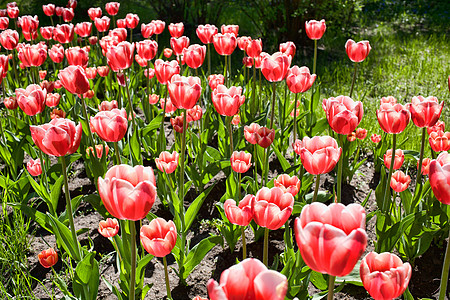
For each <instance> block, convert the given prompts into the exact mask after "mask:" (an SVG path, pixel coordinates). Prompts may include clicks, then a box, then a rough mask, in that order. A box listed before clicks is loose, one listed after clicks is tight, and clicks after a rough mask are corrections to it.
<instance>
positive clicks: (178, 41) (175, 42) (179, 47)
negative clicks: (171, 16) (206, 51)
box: [169, 26, 189, 55]
mask: <svg viewBox="0 0 450 300" xmlns="http://www.w3.org/2000/svg"><path fill="white" fill-rule="evenodd" d="M169 27H170V26H169ZM170 47H171V48H172V49H173V52H174V53H175V55H181V54H182V53H183V50H184V49H185V48H187V47H189V38H188V37H187V36H181V37H178V38H175V37H171V38H170Z"/></svg>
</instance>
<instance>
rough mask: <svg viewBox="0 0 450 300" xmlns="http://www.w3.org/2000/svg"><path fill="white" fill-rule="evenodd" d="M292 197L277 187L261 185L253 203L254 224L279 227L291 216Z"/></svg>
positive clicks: (274, 228)
mask: <svg viewBox="0 0 450 300" xmlns="http://www.w3.org/2000/svg"><path fill="white" fill-rule="evenodd" d="M293 208H294V197H293V196H292V194H291V193H284V192H283V190H282V189H280V188H278V187H274V188H271V189H269V188H267V187H263V188H262V189H260V190H259V191H258V193H257V194H256V197H255V201H254V203H253V207H252V209H253V219H254V220H255V222H256V224H258V225H259V226H261V227H265V228H268V229H270V230H276V229H279V228H280V227H281V226H283V225H284V223H286V221H287V219H289V217H290V216H291V213H292V210H293Z"/></svg>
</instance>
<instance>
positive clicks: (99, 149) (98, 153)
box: [86, 145, 109, 159]
mask: <svg viewBox="0 0 450 300" xmlns="http://www.w3.org/2000/svg"><path fill="white" fill-rule="evenodd" d="M103 147H104V148H105V156H108V152H109V147H108V145H95V151H94V149H93V148H92V147H87V148H86V156H87V157H88V158H89V157H90V156H91V155H95V156H97V158H98V159H101V158H102V157H103Z"/></svg>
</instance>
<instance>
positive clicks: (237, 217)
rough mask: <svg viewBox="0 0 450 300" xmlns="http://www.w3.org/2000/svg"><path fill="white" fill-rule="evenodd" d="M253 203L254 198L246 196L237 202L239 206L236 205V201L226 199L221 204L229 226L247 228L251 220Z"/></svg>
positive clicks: (249, 195)
mask: <svg viewBox="0 0 450 300" xmlns="http://www.w3.org/2000/svg"><path fill="white" fill-rule="evenodd" d="M254 201H255V196H253V195H251V194H248V195H246V196H245V197H244V199H242V200H241V201H239V205H236V201H234V200H233V199H228V200H226V201H225V203H224V204H223V209H224V211H225V215H226V216H227V219H228V221H230V223H231V224H235V225H239V226H247V225H248V224H250V222H251V221H252V219H253V212H252V205H253V202H254Z"/></svg>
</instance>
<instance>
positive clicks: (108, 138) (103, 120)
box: [90, 108, 128, 142]
mask: <svg viewBox="0 0 450 300" xmlns="http://www.w3.org/2000/svg"><path fill="white" fill-rule="evenodd" d="M90 126H91V129H92V132H95V133H97V135H98V136H99V137H100V138H101V139H102V140H104V141H105V142H118V141H120V140H121V139H123V137H124V136H125V133H126V132H127V129H128V120H127V112H126V110H125V109H124V108H122V109H121V110H119V109H117V108H114V109H112V110H106V111H99V112H98V113H97V114H96V115H95V116H94V117H91V120H90Z"/></svg>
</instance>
